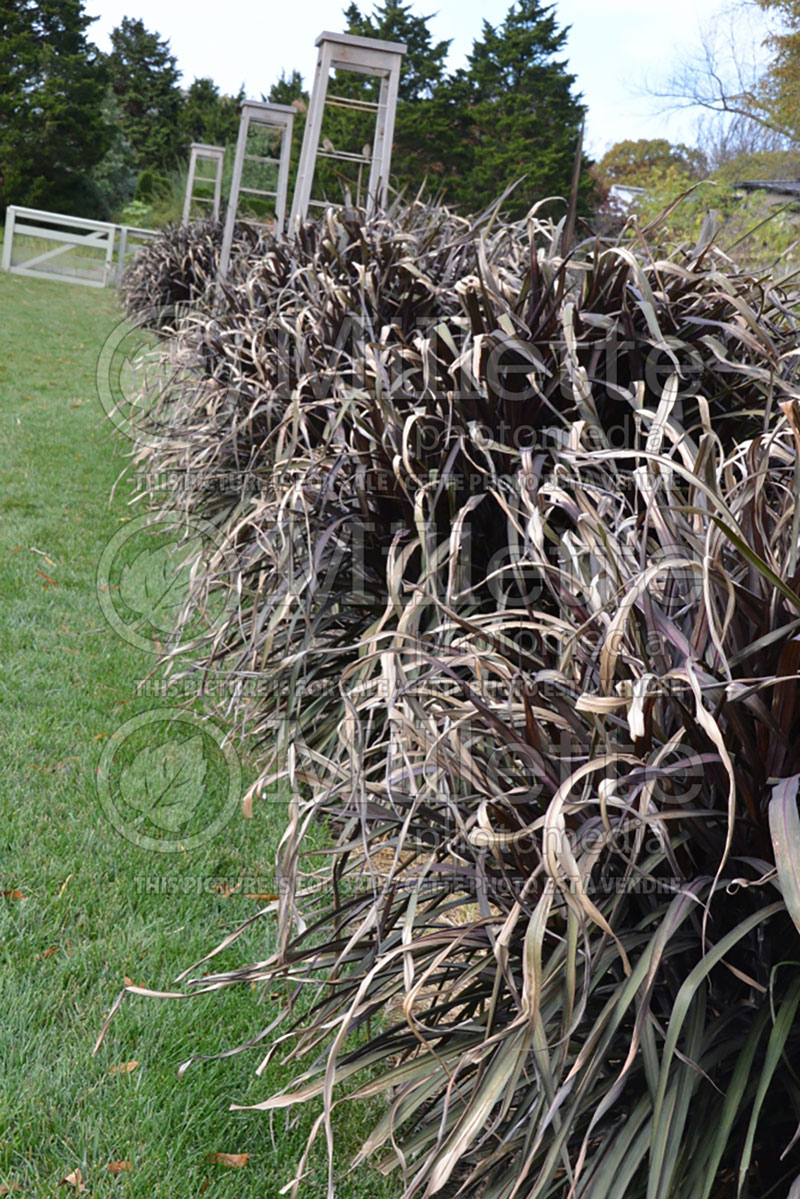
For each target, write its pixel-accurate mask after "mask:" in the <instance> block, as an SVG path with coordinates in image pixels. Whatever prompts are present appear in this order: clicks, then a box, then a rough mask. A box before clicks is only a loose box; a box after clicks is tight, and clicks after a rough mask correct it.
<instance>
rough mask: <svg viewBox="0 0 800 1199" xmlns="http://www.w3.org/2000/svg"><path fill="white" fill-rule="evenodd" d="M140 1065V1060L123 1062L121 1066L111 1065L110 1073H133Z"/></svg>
mask: <svg viewBox="0 0 800 1199" xmlns="http://www.w3.org/2000/svg"><path fill="white" fill-rule="evenodd" d="M138 1065H139V1063H138V1062H123V1063H122V1064H121V1065H120V1066H109V1067H108V1072H109V1074H132V1073H133V1071H134V1070H135V1069H136V1067H137V1066H138Z"/></svg>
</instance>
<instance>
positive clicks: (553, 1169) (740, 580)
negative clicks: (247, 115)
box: [140, 206, 800, 1199]
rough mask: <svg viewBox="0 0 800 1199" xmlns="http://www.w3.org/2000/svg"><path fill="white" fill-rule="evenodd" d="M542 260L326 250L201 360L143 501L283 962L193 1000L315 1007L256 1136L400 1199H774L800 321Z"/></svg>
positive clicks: (781, 1157) (402, 248) (521, 239)
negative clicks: (272, 877)
mask: <svg viewBox="0 0 800 1199" xmlns="http://www.w3.org/2000/svg"><path fill="white" fill-rule="evenodd" d="M562 235H563V231H562V228H561V227H559V226H553V225H551V224H548V223H545V222H542V221H540V220H539V219H538V218H537V216H536V214H535V213H533V214H532V215H531V216H530V217H529V219H528V221H527V222H522V223H520V224H518V225H506V224H503V223H501V222H499V221H498V220H497V218H496V217H490V218H488V219H487V221H485V222H484V223H483V224H482V225H479V226H471V225H468V224H467V223H466V222H460V221H458V220H456V219H455V218H453V217H452V216H450V214H448V213H446V212H444V211H442V210H425V209H423V208H422V206H412V208H411V209H408V210H405V211H403V210H400V209H398V210H397V211H396V212H395V213H393V214H392V215H391V216H390V217H385V216H384V217H373V218H369V219H367V218H365V217H364V216H363V214H358V213H355V212H353V211H352V210H350V211H345V212H343V213H338V214H336V213H329V214H327V216H326V218H325V220H324V221H322V222H320V223H319V224H317V225H314V226H307V227H305V228H303V229H301V230H299V231H298V233H297V235H296V236H294V237H292V238H287V239H286V240H285V241H280V242H277V241H276V242H275V243H274V244H273V245H272V246H271V247H270V249H269V251H268V253H267V254H266V255H265V256H264V259H263V261H261V262H254V263H253V264H252V266H251V267H250V269H249V272H248V273H247V274H246V276H245V277H243V278H242V279H241V280H240V281H238V282H236V283H235V284H234V285H232V286H231V287H229V288H228V289H227V291H226V293H225V302H224V304H220V305H219V306H218V307H217V308H216V309H215V310H214V311H213V312H208V313H205V314H203V313H200V312H198V313H196V314H195V315H194V316H190V317H189V318H187V320H186V321H185V322H184V323H183V325H182V326H181V328H180V329H179V331H178V345H177V353H178V354H179V356H180V358H181V362H182V375H181V381H180V385H178V383H177V382H176V385H175V387H174V388H173V389H172V390H171V391H169V392H168V393H166V394H163V395H162V397H161V399H160V401H159V404H158V414H157V415H158V422H159V423H158V428H159V429H160V430H162V432H161V434H160V435H159V436H158V437H154V438H151V439H150V440H149V442H148V445H147V447H146V448H143V449H142V450H141V452H140V463H141V464H142V465H144V466H146V467H147V468H148V469H150V468H153V469H154V470H157V471H159V472H163V471H164V470H170V469H171V470H175V471H183V472H184V473H185V475H186V477H187V478H188V479H189V480H190V484H189V487H188V490H184V491H182V492H181V493H180V495H175V496H173V497H172V499H171V500H170V501H169V502H170V503H171V504H172V505H173V506H174V505H176V504H182V505H183V506H184V508H185V509H186V510H188V511H191V512H196V513H199V514H202V515H203V516H206V517H208V518H210V519H212V520H213V521H214V522H215V524H216V525H217V527H218V529H219V530H220V533H221V536H222V539H223V541H224V544H225V548H226V556H224V557H223V554H222V551H220V553H219V554H217V555H212V556H211V557H209V559H208V560H200V561H198V563H197V564H196V573H197V576H198V577H199V578H200V579H202V578H205V579H206V581H207V584H208V586H209V588H221V589H224V590H227V592H228V593H229V594H230V595H232V596H234V597H235V601H236V602H235V612H234V613H233V615H230V617H229V618H226V619H223V620H222V622H221V623H220V624H219V625H218V626H217V627H216V628H215V629H214V630H213V632H212V633H210V634H209V637H208V640H207V644H206V648H205V651H204V655H203V656H202V657H201V658H200V659H199V660H198V659H197V657H196V647H195V648H194V649H193V653H195V657H194V658H193V659H189V658H187V657H186V655H182V654H181V653H180V651H177V652H176V653H175V654H173V655H172V656H171V657H170V659H169V663H168V664H169V667H170V669H172V671H173V672H174V673H180V672H181V671H198V670H199V671H201V672H205V673H210V672H213V671H217V670H224V671H226V672H229V674H230V675H231V676H232V677H233V678H234V679H236V680H237V681H238V682H239V683H241V685H242V687H243V688H245V685H246V684H247V682H248V680H256V681H257V682H258V684H259V685H258V688H257V694H258V698H257V699H251V700H250V701H249V702H248V703H247V704H246V705H245V703H244V701H242V702H241V703H240V704H239V705H238V706H237V705H236V704H234V705H233V707H232V709H231V711H230V713H229V714H230V715H231V717H232V718H234V719H238V720H239V721H240V722H241V723H244V721H245V716H246V720H247V725H248V727H249V729H250V730H251V732H253V734H254V735H255V736H256V737H260V738H261V742H262V745H263V752H264V757H265V765H264V774H263V777H262V779H261V780H260V783H259V785H257V786H256V787H255V788H254V789H253V790H252V792H251V793H250V795H249V796H248V800H247V802H248V804H254V803H256V802H257V801H258V796H259V794H260V792H261V791H262V790H263V789H264V788H265V787H266V786H267V785H268V784H269V783H271V782H274V781H276V780H277V779H283V780H284V783H285V785H287V786H288V788H289V790H290V795H291V798H290V803H289V817H288V823H287V827H286V830H285V833H284V837H283V842H282V850H281V861H280V868H281V888H280V895H281V898H280V910H279V922H280V948H279V951H278V952H277V953H276V954H275V955H274V956H273V957H272V958H270V959H269V960H268V961H265V962H259V963H256V964H253V965H246V964H243V965H242V966H241V967H239V968H238V969H233V970H229V971H226V972H224V973H216V974H214V973H208V972H207V971H208V969H209V967H208V966H206V965H205V963H201V965H204V969H205V971H206V972H205V973H202V972H200V973H198V971H197V968H194V969H193V970H191V971H187V972H186V976H185V977H188V978H189V983H188V986H189V987H190V988H191V989H194V990H198V991H199V990H205V991H207V990H214V989H218V988H222V987H226V986H234V985H250V984H252V983H256V982H261V981H264V982H267V981H268V982H269V983H270V985H273V984H274V982H275V981H276V980H278V979H281V978H283V979H286V980H287V982H288V983H289V984H290V987H289V988H288V989H287V994H292V995H295V994H296V993H297V991H298V988H299V990H300V992H302V993H305V994H307V995H309V996H311V999H310V1001H309V1002H308V1003H304V1004H303V1005H302V1008H301V1009H300V1010H298V1012H297V1013H296V1014H295V1015H294V1017H292V1015H291V1005H288V1007H287V1013H286V1021H287V1023H286V1031H285V1032H284V1033H283V1034H282V1035H278V1034H277V1033H276V1032H275V1031H274V1030H273V1028H272V1026H271V1027H270V1028H269V1029H267V1030H265V1031H264V1032H263V1033H262V1034H261V1036H260V1037H259V1035H258V1030H257V1029H254V1037H255V1041H251V1042H249V1046H252V1045H253V1044H255V1043H257V1042H258V1041H259V1040H264V1039H265V1038H266V1036H267V1035H269V1037H270V1047H269V1050H268V1052H267V1054H266V1056H265V1058H264V1060H263V1061H262V1063H261V1067H259V1068H260V1069H261V1068H263V1067H264V1066H265V1065H266V1063H267V1062H268V1061H269V1060H270V1059H271V1058H272V1056H273V1055H274V1054H276V1053H280V1052H282V1051H286V1052H287V1053H288V1055H289V1057H290V1059H291V1060H293V1061H295V1062H297V1068H298V1076H297V1080H296V1083H295V1085H294V1086H293V1087H292V1088H289V1089H288V1090H287V1091H286V1092H282V1093H280V1094H278V1095H269V1096H265V1098H264V1102H263V1103H262V1104H261V1105H259V1106H261V1107H262V1108H264V1109H269V1110H274V1109H278V1108H291V1107H293V1106H295V1105H297V1104H301V1103H305V1102H307V1101H310V1100H315V1099H316V1100H319V1101H321V1103H322V1113H321V1115H320V1116H319V1119H318V1120H317V1122H316V1123H315V1125H314V1131H313V1133H312V1141H313V1140H314V1139H315V1138H316V1137H317V1136H319V1137H324V1138H326V1139H327V1141H328V1146H329V1155H330V1152H331V1147H332V1139H333V1136H334V1130H335V1114H334V1113H335V1111H336V1109H338V1107H339V1106H341V1105H342V1104H343V1103H344V1102H345V1101H356V1102H357V1101H359V1100H365V1099H368V1098H371V1099H374V1097H376V1096H382V1097H383V1098H384V1109H383V1114H382V1116H381V1118H380V1119H379V1121H378V1123H377V1124H376V1126H375V1128H374V1130H373V1132H372V1133H371V1135H370V1136H369V1137H368V1138H367V1140H366V1141H365V1143H364V1145H363V1147H362V1150H361V1153H360V1155H359V1160H370V1161H373V1162H376V1163H377V1164H378V1165H379V1167H380V1168H382V1169H385V1170H392V1169H394V1170H397V1171H398V1175H399V1181H398V1194H402V1195H403V1196H408V1199H411V1197H412V1196H428V1195H434V1194H439V1193H450V1194H456V1193H457V1194H461V1195H465V1196H473V1195H481V1196H485V1197H486V1199H516V1197H519V1199H522V1197H523V1196H524V1197H525V1199H533V1197H534V1196H536V1197H538V1196H556V1195H557V1196H565V1197H566V1196H581V1197H585V1199H629V1197H637V1196H641V1197H642V1199H662V1197H663V1199H668V1197H669V1199H697V1197H702V1199H708V1197H710V1196H714V1197H717V1196H728V1195H730V1196H739V1195H742V1196H756V1195H759V1196H761V1195H766V1194H770V1195H776V1196H778V1195H783V1196H786V1195H789V1194H791V1193H794V1190H795V1189H796V1187H797V1186H800V1182H798V1181H797V1180H798V1179H800V1149H799V1148H798V1144H797V1131H798V1128H799V1127H800V1086H798V1082H797V1079H796V1075H795V1069H794V1065H793V1062H794V1059H795V1058H796V1056H797V1053H798V1052H800V1033H798V1028H800V1024H798V1021H797V1020H796V1013H797V1008H798V1004H800V968H798V964H797V963H798V960H800V958H799V957H798V950H799V949H800V939H798V938H799V937H800V932H799V931H798V930H799V929H800V881H798V880H799V879H800V868H798V862H800V816H798V807H797V793H798V783H799V782H800V705H799V704H798V702H797V701H798V673H799V668H800V564H799V562H798V555H799V554H800V506H798V496H799V494H800V454H799V453H798V451H799V450H800V406H798V399H797V397H798V387H797V382H796V378H795V375H796V366H795V363H796V361H797V353H798V339H797V322H796V316H795V312H796V304H797V300H796V297H794V296H793V295H792V294H790V293H789V292H788V291H787V287H788V284H787V283H786V282H785V281H784V283H783V284H782V285H781V286H779V285H778V284H777V283H776V282H775V281H774V280H772V279H770V278H769V277H768V276H765V275H762V276H753V275H748V274H742V273H737V272H736V271H735V270H734V269H733V268H732V266H731V264H730V262H729V261H728V260H726V259H725V257H724V256H723V255H721V254H719V253H718V252H717V251H716V250H715V248H714V246H713V244H710V243H707V242H703V243H702V244H700V245H698V246H696V247H693V248H691V249H686V250H682V251H680V252H676V253H675V254H674V255H673V256H671V257H669V258H665V259H657V258H655V257H654V256H653V255H651V253H650V251H649V249H648V246H647V245H646V244H645V243H644V242H642V243H640V245H639V247H638V249H632V248H631V246H630V244H626V245H625V246H622V245H617V244H603V243H596V242H592V243H586V244H584V245H581V246H578V247H577V248H576V249H574V250H573V251H572V253H571V254H569V255H567V254H565V253H564V252H563V251H562V249H561V238H562ZM226 477H230V478H233V479H235V480H237V484H236V486H235V487H232V488H230V489H229V490H228V491H227V492H226V490H225V487H224V486H223V485H221V480H223V479H224V478H226ZM226 610H228V611H229V609H226ZM320 825H322V826H324V827H325V828H326V829H327V830H328V836H329V838H330V844H329V845H328V847H327V849H326V851H325V852H324V853H322V854H320V853H319V832H318V830H319V827H320ZM265 918H272V917H271V915H270V914H269V913H265ZM230 943H231V938H228V939H227V941H226V945H230ZM211 956H212V957H213V955H211ZM207 961H208V959H205V962H207ZM225 1048H227V1047H225ZM243 1048H247V1047H243ZM329 1160H330V1156H329ZM304 1169H305V1159H304V1161H303V1162H301V1163H300V1164H299V1167H298V1170H297V1173H296V1175H295V1178H294V1180H293V1181H292V1180H290V1186H289V1193H292V1194H294V1193H297V1192H298V1191H300V1189H301V1187H302V1177H303V1172H304ZM331 1186H332V1183H331Z"/></svg>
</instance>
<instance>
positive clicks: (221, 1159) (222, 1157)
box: [208, 1153, 250, 1170]
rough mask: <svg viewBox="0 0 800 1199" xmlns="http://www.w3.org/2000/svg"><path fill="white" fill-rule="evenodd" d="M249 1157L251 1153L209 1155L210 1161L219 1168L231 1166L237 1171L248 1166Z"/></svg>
mask: <svg viewBox="0 0 800 1199" xmlns="http://www.w3.org/2000/svg"><path fill="white" fill-rule="evenodd" d="M249 1156H250V1154H249V1153H209V1155H208V1160H209V1161H210V1162H215V1163H216V1164H217V1165H218V1166H230V1168H231V1169H232V1170H237V1169H240V1168H241V1167H242V1166H246V1165H247V1159H248V1157H249Z"/></svg>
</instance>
